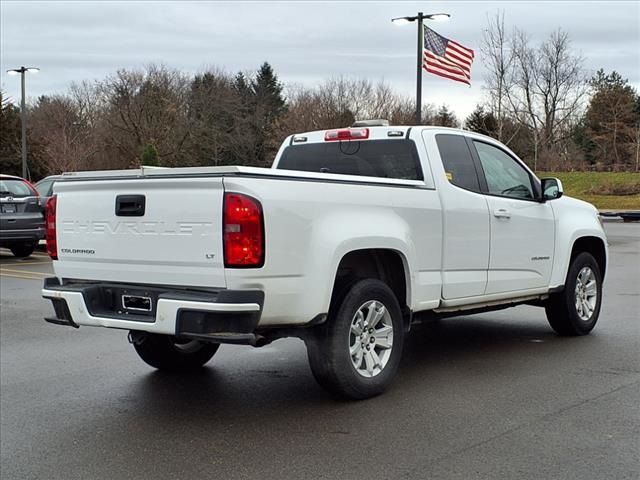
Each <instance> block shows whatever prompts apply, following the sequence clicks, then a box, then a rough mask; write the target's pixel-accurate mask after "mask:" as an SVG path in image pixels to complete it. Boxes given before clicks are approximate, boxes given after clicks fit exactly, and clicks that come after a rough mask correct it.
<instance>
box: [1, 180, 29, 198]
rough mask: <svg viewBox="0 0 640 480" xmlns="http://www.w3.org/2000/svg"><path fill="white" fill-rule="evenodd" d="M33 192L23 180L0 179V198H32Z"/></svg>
mask: <svg viewBox="0 0 640 480" xmlns="http://www.w3.org/2000/svg"><path fill="white" fill-rule="evenodd" d="M34 195H35V192H33V191H32V190H31V188H30V187H29V185H27V183H26V182H25V181H23V180H20V179H17V178H0V196H2V197H16V198H17V197H33V196H34Z"/></svg>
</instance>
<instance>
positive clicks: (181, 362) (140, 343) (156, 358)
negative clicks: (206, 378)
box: [133, 333, 220, 372]
mask: <svg viewBox="0 0 640 480" xmlns="http://www.w3.org/2000/svg"><path fill="white" fill-rule="evenodd" d="M133 346H134V348H135V349H136V352H137V353H138V355H140V358H142V360H144V361H145V362H146V363H148V364H149V365H151V366H152V367H155V368H157V369H159V370H168V371H179V372H184V371H191V370H197V369H199V368H201V367H202V366H203V365H204V364H205V363H207V362H208V361H209V360H211V357H213V355H214V354H215V353H216V352H217V351H218V348H219V347H220V345H218V344H215V343H203V342H200V341H198V340H189V339H179V338H176V337H173V336H171V335H158V334H154V333H147V334H145V335H143V336H141V337H140V338H139V339H137V340H136V341H135V342H134V343H133Z"/></svg>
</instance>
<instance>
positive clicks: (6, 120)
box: [0, 91, 22, 175]
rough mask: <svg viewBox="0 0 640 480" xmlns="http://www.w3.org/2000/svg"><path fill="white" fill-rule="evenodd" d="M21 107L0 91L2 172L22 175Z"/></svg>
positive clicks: (0, 163)
mask: <svg viewBox="0 0 640 480" xmlns="http://www.w3.org/2000/svg"><path fill="white" fill-rule="evenodd" d="M20 129H21V125H20V109H19V108H18V107H16V106H15V105H13V104H12V103H11V102H10V101H9V100H8V99H7V98H6V97H5V96H4V94H3V92H2V91H0V173H4V174H6V175H21V172H22V157H21V144H20V141H21V140H20V139H21V130H20Z"/></svg>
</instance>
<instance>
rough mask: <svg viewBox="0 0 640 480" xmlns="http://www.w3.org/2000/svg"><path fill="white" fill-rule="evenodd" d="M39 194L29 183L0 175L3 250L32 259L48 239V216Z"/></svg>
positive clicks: (0, 219)
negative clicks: (46, 236)
mask: <svg viewBox="0 0 640 480" xmlns="http://www.w3.org/2000/svg"><path fill="white" fill-rule="evenodd" d="M42 210H43V209H42V206H41V205H40V199H39V198H38V192H37V191H36V190H35V189H34V188H33V186H32V185H31V184H30V183H29V182H27V181H26V180H24V179H22V178H20V177H13V176H11V175H0V247H6V248H9V249H10V250H11V252H13V254H14V255H15V256H16V257H28V256H29V255H31V254H32V253H33V250H34V249H35V248H36V246H37V245H38V242H39V241H40V240H41V239H43V238H44V235H45V226H44V215H43V211H42Z"/></svg>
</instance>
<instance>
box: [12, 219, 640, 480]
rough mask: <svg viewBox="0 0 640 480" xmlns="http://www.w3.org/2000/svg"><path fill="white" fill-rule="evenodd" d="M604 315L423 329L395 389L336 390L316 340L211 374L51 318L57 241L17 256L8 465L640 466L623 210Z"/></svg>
mask: <svg viewBox="0 0 640 480" xmlns="http://www.w3.org/2000/svg"><path fill="white" fill-rule="evenodd" d="M606 229H607V233H608V236H609V241H610V244H611V246H610V253H611V256H610V269H609V272H608V278H607V280H606V284H605V299H604V304H603V311H602V315H601V318H600V322H599V325H598V326H597V327H596V329H595V331H594V332H593V333H592V334H591V335H589V336H586V337H581V338H560V337H558V336H556V335H555V334H554V333H553V332H552V331H551V329H550V328H549V327H548V325H547V323H546V320H545V317H544V312H543V311H542V310H541V309H538V308H534V307H518V308H516V309H510V310H504V311H501V312H495V313H488V314H482V315H475V316H467V317H460V318H453V319H447V320H443V321H440V322H434V323H429V324H424V325H420V326H418V327H416V328H415V329H414V331H413V332H412V334H411V335H410V337H409V341H408V345H407V349H406V352H405V356H404V360H403V364H402V367H401V370H400V373H399V377H398V379H397V380H396V382H395V383H394V384H393V386H392V388H391V390H389V391H388V392H387V393H386V394H385V395H383V396H381V397H378V398H375V399H372V400H368V401H364V402H358V403H345V402H335V401H334V400H332V399H331V398H330V397H329V396H328V395H327V394H325V393H324V391H323V390H321V389H320V388H319V387H318V386H317V385H316V383H315V381H314V380H313V378H312V376H311V372H310V370H309V367H308V365H307V358H306V352H305V348H304V345H303V344H302V342H300V341H298V340H294V339H287V340H280V341H278V342H275V343H273V344H272V345H269V346H267V347H264V348H261V349H252V348H251V347H232V346H223V347H222V348H221V350H220V351H219V352H218V354H217V355H216V357H214V359H213V360H212V362H211V363H210V364H209V365H208V366H207V367H206V368H205V369H203V370H202V372H200V373H198V374H194V375H186V376H185V375H181V376H178V375H167V374H161V373H158V372H155V371H154V370H152V369H151V368H150V367H148V366H146V365H145V364H144V363H142V361H141V360H139V358H138V357H137V355H136V354H135V352H134V350H133V348H132V347H131V346H130V345H129V344H128V343H127V339H126V332H123V331H115V330H113V331H110V330H106V329H92V328H89V327H83V328H80V329H79V330H75V329H72V328H69V327H62V326H55V325H50V324H47V323H45V322H44V321H43V320H42V317H43V316H44V315H45V314H48V313H49V312H50V311H51V307H50V305H49V304H48V302H46V301H44V300H42V299H41V298H40V295H39V290H40V286H41V281H42V278H43V277H45V276H47V275H48V273H49V272H50V271H51V266H50V263H49V262H48V260H47V258H46V256H45V255H44V254H42V253H38V254H36V255H35V256H34V257H31V258H29V259H27V260H16V259H14V258H13V257H11V254H10V253H6V251H2V252H5V253H0V286H1V297H0V313H1V320H0V366H1V369H0V386H1V388H0V400H1V401H0V417H1V429H0V442H1V476H2V478H3V479H83V480H86V479H128V478H154V479H184V478H216V479H218V478H219V479H236V478H237V479H241V478H242V479H246V478H260V479H289V478H291V479H298V478H313V479H325V478H326V479H334V478H335V479H362V478H371V479H387V478H389V479H406V478H411V479H494V478H501V479H580V480H584V479H598V480H601V479H638V478H639V477H640V458H639V457H640V224H621V223H609V224H607V225H606Z"/></svg>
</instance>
